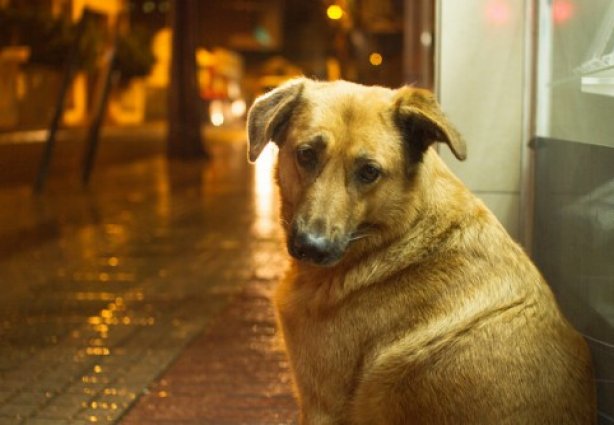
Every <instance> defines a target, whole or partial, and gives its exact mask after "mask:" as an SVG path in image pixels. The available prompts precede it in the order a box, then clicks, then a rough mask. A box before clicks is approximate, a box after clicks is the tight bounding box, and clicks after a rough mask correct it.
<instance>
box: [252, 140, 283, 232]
mask: <svg viewBox="0 0 614 425" xmlns="http://www.w3.org/2000/svg"><path fill="white" fill-rule="evenodd" d="M276 161H277V146H276V145H274V144H273V143H269V144H268V145H267V146H266V147H265V148H264V150H263V151H262V153H261V154H260V157H259V158H258V161H256V166H255V175H254V195H255V204H256V205H255V207H256V208H255V209H256V222H255V231H256V232H257V233H258V234H259V235H262V236H268V235H270V234H271V233H272V232H273V231H274V230H275V217H274V214H275V186H274V185H275V183H274V180H273V170H274V169H275V163H276Z"/></svg>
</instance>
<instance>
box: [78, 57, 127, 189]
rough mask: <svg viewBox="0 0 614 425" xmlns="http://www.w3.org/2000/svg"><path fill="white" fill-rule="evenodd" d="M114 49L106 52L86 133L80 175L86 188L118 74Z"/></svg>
mask: <svg viewBox="0 0 614 425" xmlns="http://www.w3.org/2000/svg"><path fill="white" fill-rule="evenodd" d="M116 51H117V49H116V47H115V46H113V47H112V48H110V49H109V51H108V52H107V57H106V61H105V62H106V66H105V68H104V72H103V75H102V76H101V82H102V86H101V87H100V86H99V89H98V91H97V96H96V103H95V109H94V112H93V115H92V121H91V122H90V126H89V129H88V132H87V139H86V147H85V155H84V156H83V171H82V174H81V183H82V184H83V185H84V186H87V185H88V183H89V181H90V176H91V174H92V168H93V167H94V159H95V158H96V152H97V150H98V141H99V139H100V127H101V125H102V122H103V120H104V115H105V113H106V111H107V104H108V103H109V93H110V92H111V87H113V85H114V83H115V82H116V81H117V79H118V77H119V74H118V72H117V71H115V70H114V65H115V54H116Z"/></svg>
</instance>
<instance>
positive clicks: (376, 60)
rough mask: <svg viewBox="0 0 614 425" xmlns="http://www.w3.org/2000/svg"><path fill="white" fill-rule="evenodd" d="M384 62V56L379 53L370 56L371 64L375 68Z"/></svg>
mask: <svg viewBox="0 0 614 425" xmlns="http://www.w3.org/2000/svg"><path fill="white" fill-rule="evenodd" d="M382 60H383V59H382V55H380V54H379V53H377V52H373V53H371V55H369V62H370V63H371V65H373V66H380V65H381V64H382Z"/></svg>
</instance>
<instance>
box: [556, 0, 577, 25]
mask: <svg viewBox="0 0 614 425" xmlns="http://www.w3.org/2000/svg"><path fill="white" fill-rule="evenodd" d="M574 9H575V8H574V5H573V3H572V2H570V1H569V0H554V3H553V4H552V17H553V18H554V22H556V23H557V24H562V23H564V22H567V21H569V20H570V19H571V18H572V17H573V15H574V12H575V10H574Z"/></svg>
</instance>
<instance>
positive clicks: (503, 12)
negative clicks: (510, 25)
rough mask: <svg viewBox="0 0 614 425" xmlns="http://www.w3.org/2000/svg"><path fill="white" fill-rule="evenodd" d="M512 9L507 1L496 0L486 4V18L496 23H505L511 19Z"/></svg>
mask: <svg viewBox="0 0 614 425" xmlns="http://www.w3.org/2000/svg"><path fill="white" fill-rule="evenodd" d="M511 14H512V11H511V9H510V5H509V4H508V3H507V2H506V1H502V0H494V1H491V2H490V3H488V5H487V6H486V18H487V19H488V20H489V21H490V22H491V23H493V24H495V25H503V24H505V23H507V22H508V21H509V20H510V16H511Z"/></svg>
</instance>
